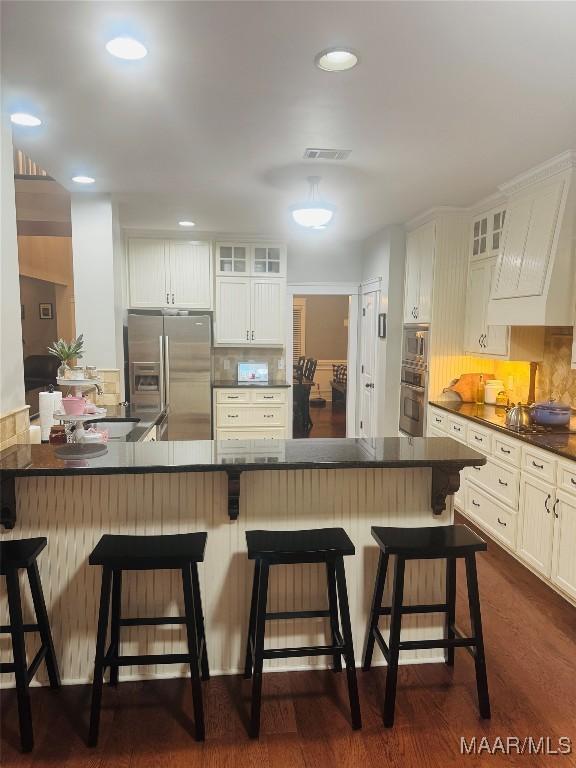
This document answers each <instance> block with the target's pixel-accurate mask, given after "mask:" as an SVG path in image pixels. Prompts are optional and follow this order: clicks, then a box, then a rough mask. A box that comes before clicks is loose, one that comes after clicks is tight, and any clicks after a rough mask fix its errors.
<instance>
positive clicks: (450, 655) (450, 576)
mask: <svg viewBox="0 0 576 768" xmlns="http://www.w3.org/2000/svg"><path fill="white" fill-rule="evenodd" d="M446 606H447V611H446V624H445V632H444V636H445V637H446V639H447V640H453V639H454V637H455V633H454V622H455V621H456V558H455V557H447V558H446ZM445 658H446V664H447V665H448V666H449V667H453V666H454V646H451V647H448V648H446V653H445Z"/></svg>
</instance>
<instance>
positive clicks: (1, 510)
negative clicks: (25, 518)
mask: <svg viewBox="0 0 576 768" xmlns="http://www.w3.org/2000/svg"><path fill="white" fill-rule="evenodd" d="M15 523H16V478H15V477H14V475H11V474H6V473H2V478H1V485H0V525H3V526H4V528H9V529H10V528H14V525H15Z"/></svg>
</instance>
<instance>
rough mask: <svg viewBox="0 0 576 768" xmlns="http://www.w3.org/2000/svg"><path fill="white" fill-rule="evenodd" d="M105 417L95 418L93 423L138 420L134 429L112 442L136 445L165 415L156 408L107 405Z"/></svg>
mask: <svg viewBox="0 0 576 768" xmlns="http://www.w3.org/2000/svg"><path fill="white" fill-rule="evenodd" d="M105 407H106V415H104V416H95V421H96V422H97V421H100V420H103V421H105V420H106V419H138V421H137V422H135V425H134V429H133V430H132V431H131V432H129V433H128V434H127V435H126V436H124V437H122V438H116V439H115V440H114V442H115V443H116V442H124V443H137V442H139V441H140V440H142V439H143V438H144V437H145V436H146V435H147V433H148V432H149V431H150V430H151V429H152V427H153V426H154V425H155V424H158V423H159V422H160V421H161V420H162V418H163V417H164V416H165V415H166V411H161V410H158V408H142V407H140V408H138V407H136V406H132V405H131V404H130V403H128V404H127V405H107V406H105Z"/></svg>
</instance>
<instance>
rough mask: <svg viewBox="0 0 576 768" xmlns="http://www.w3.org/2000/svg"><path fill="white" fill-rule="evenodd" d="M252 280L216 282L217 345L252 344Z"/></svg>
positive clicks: (230, 278)
mask: <svg viewBox="0 0 576 768" xmlns="http://www.w3.org/2000/svg"><path fill="white" fill-rule="evenodd" d="M250 330H251V326H250V278H249V277H219V278H217V280H216V307H215V312H214V335H215V340H216V343H217V344H230V345H236V344H250Z"/></svg>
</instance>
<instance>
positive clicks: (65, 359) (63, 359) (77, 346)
mask: <svg viewBox="0 0 576 768" xmlns="http://www.w3.org/2000/svg"><path fill="white" fill-rule="evenodd" d="M48 352H49V353H50V354H51V355H54V357H57V358H58V359H59V360H60V368H59V369H58V376H59V377H60V378H65V376H66V370H67V368H68V365H69V363H70V362H71V361H72V360H79V359H80V358H81V357H83V355H84V336H83V334H80V336H78V338H77V339H72V341H70V342H68V341H64V339H58V341H54V342H52V346H50V347H48Z"/></svg>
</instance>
